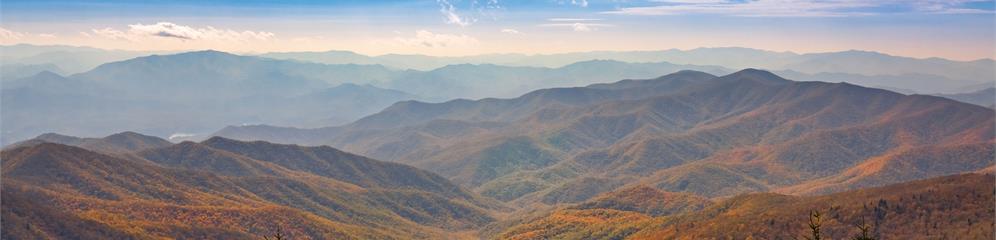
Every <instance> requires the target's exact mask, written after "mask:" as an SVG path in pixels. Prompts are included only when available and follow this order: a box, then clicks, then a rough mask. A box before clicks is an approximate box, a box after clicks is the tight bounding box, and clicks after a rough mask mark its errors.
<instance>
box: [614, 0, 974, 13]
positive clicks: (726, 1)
mask: <svg viewBox="0 0 996 240" xmlns="http://www.w3.org/2000/svg"><path fill="white" fill-rule="evenodd" d="M979 1H985V0H825V1H809V0H756V1H735V0H658V1H653V2H657V3H659V5H656V6H640V7H624V8H620V9H618V10H614V11H608V12H603V13H607V14H623V15H679V14H713V15H729V16H743V17H843V16H863V15H876V14H881V13H880V12H876V11H875V10H874V9H876V8H890V9H906V10H904V11H906V12H916V13H937V14H944V13H992V11H990V10H980V9H969V8H965V7H964V4H966V3H969V2H979Z"/></svg>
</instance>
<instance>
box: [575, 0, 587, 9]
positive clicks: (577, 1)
mask: <svg viewBox="0 0 996 240" xmlns="http://www.w3.org/2000/svg"><path fill="white" fill-rule="evenodd" d="M571 4H572V5H578V6H581V7H588V0H571Z"/></svg>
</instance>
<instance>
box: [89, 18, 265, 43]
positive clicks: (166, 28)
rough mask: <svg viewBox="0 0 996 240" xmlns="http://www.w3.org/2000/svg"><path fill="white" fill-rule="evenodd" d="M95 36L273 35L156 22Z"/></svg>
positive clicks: (100, 31) (240, 37)
mask: <svg viewBox="0 0 996 240" xmlns="http://www.w3.org/2000/svg"><path fill="white" fill-rule="evenodd" d="M91 32H92V33H93V34H95V35H96V36H101V37H104V38H109V39H120V40H128V41H140V40H142V39H146V38H167V39H168V38H173V39H179V40H184V41H186V40H206V41H236V42H245V41H254V40H269V39H271V38H273V36H274V34H273V33H271V32H263V31H236V30H232V29H218V28H214V27H211V26H206V27H203V28H196V27H191V26H184V25H178V24H174V23H171V22H158V23H155V24H141V23H138V24H132V25H128V30H118V29H114V28H103V29H92V30H91Z"/></svg>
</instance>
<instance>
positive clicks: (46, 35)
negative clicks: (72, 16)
mask: <svg viewBox="0 0 996 240" xmlns="http://www.w3.org/2000/svg"><path fill="white" fill-rule="evenodd" d="M38 37H41V38H55V34H51V33H39V34H38Z"/></svg>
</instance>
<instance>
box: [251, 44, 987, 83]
mask: <svg viewBox="0 0 996 240" xmlns="http://www.w3.org/2000/svg"><path fill="white" fill-rule="evenodd" d="M262 56H268V57H274V58H280V59H296V60H301V61H313V62H320V63H332V64H342V63H360V64H380V65H384V66H390V67H394V68H400V69H416V70H423V71H424V70H430V69H437V68H441V67H444V66H446V65H453V64H468V63H469V64H497V65H505V66H528V67H550V68H559V67H563V66H568V65H570V64H573V63H576V62H583V61H591V60H614V61H621V62H628V63H651V62H669V63H674V64H684V65H705V66H722V67H725V68H730V69H742V68H763V69H770V70H776V71H779V73H780V74H787V75H786V76H788V77H789V78H791V79H796V80H804V81H831V82H839V81H842V80H847V81H851V82H853V83H858V84H861V85H866V86H872V87H879V86H882V87H891V88H910V89H914V90H916V91H919V92H920V93H931V92H937V91H942V92H955V91H957V90H958V89H960V87H964V86H967V85H972V84H978V83H988V82H992V79H994V77H996V76H994V70H996V69H994V66H993V60H992V59H980V60H976V61H952V60H946V59H940V58H924V59H918V58H910V57H901V56H892V55H888V54H882V53H877V52H870V51H859V50H850V51H841V52H826V53H806V54H798V53H792V52H774V51H766V50H759V49H750V48H738V47H725V48H696V49H690V50H678V49H670V50H661V51H619V52H613V51H593V52H578V53H563V54H545V55H544V54H538V55H525V54H491V55H478V56H464V57H432V56H424V55H383V56H365V55H361V54H357V53H352V52H347V51H330V52H324V53H322V52H297V53H272V54H263V55H262ZM792 72H795V74H790V73H792ZM711 73H714V72H711ZM619 78H625V77H619ZM911 81H912V82H913V83H911Z"/></svg>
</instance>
